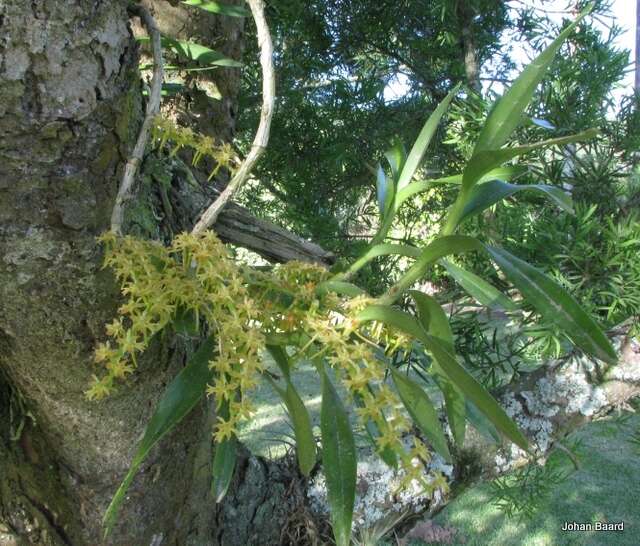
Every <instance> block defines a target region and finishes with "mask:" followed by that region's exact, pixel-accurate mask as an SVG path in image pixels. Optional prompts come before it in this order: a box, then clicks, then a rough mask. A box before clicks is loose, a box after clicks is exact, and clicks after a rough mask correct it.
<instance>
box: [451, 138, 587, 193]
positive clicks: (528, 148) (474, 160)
mask: <svg viewBox="0 0 640 546" xmlns="http://www.w3.org/2000/svg"><path fill="white" fill-rule="evenodd" d="M597 134H598V130H597V129H587V130H586V131H582V132H581V133H576V134H575V135H569V136H566V137H559V138H550V139H548V140H542V141H540V142H533V143H531V144H524V145H522V146H513V147H511V148H498V149H495V150H491V149H489V150H485V149H483V150H481V151H477V152H475V153H474V155H473V156H472V157H471V159H470V160H469V162H468V163H467V166H466V167H465V169H464V173H463V174H462V188H463V190H464V191H469V190H471V188H472V187H473V186H474V185H475V184H476V183H477V182H478V181H479V180H480V179H481V178H482V177H483V176H484V175H486V174H487V173H488V172H490V171H491V170H492V169H494V168H495V167H498V166H500V165H502V164H503V163H505V162H507V161H509V160H510V159H513V158H514V157H518V156H520V155H523V154H526V153H529V152H532V151H534V150H539V149H541V148H549V147H550V146H564V145H565V144H572V143H574V142H581V141H584V140H589V139H591V138H594V137H595V136H596V135H597Z"/></svg>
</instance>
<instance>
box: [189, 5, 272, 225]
mask: <svg viewBox="0 0 640 546" xmlns="http://www.w3.org/2000/svg"><path fill="white" fill-rule="evenodd" d="M247 2H248V4H249V7H250V8H251V14H252V15H253V20H254V21H255V24H256V28H257V30H258V43H259V44H260V65H261V67H262V110H261V112H260V123H259V125H258V130H257V132H256V136H255V137H254V139H253V144H252V145H251V150H250V151H249V154H248V155H247V157H246V158H245V160H244V161H243V162H242V165H240V168H239V169H238V171H237V172H236V174H235V175H234V177H233V178H232V179H231V181H230V182H229V184H228V185H227V187H226V188H225V189H224V191H223V192H222V193H221V194H220V197H218V199H216V200H215V201H214V202H213V204H212V205H211V206H210V207H209V208H208V209H207V210H205V211H204V213H203V214H202V216H201V217H200V219H199V220H198V222H197V223H196V225H195V227H194V228H193V231H192V233H194V234H196V233H202V232H203V231H205V230H206V229H207V228H209V227H210V226H211V225H212V224H213V223H214V222H215V221H216V218H217V217H218V215H219V214H220V211H221V210H222V209H223V208H224V207H225V206H226V205H227V203H228V202H229V201H230V200H231V198H232V197H233V196H234V194H235V193H236V192H237V191H238V190H239V189H240V187H241V186H242V184H244V182H245V181H246V180H247V178H249V175H250V174H251V170H252V169H253V167H254V165H255V164H256V162H257V161H258V159H259V158H260V156H261V155H262V154H263V153H264V151H265V149H266V147H267V144H268V142H269V131H270V128H271V117H272V116H273V109H274V104H275V91H276V84H275V77H274V71H273V44H272V42H271V35H270V34H269V27H268V25H267V21H266V19H265V16H264V4H263V2H262V0H247Z"/></svg>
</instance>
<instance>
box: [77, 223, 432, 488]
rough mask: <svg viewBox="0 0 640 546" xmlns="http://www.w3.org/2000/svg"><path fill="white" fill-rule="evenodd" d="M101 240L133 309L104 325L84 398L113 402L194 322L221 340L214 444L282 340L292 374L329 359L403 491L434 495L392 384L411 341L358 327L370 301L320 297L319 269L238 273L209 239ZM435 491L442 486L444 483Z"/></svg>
mask: <svg viewBox="0 0 640 546" xmlns="http://www.w3.org/2000/svg"><path fill="white" fill-rule="evenodd" d="M101 241H102V243H103V244H104V245H105V248H106V252H105V259H104V266H105V267H109V268H111V269H112V270H113V271H114V272H115V275H116V277H117V279H118V280H119V282H120V283H121V287H122V289H121V291H122V295H123V296H124V297H126V298H127V301H126V302H125V303H124V304H123V305H122V306H121V307H120V308H119V309H118V314H119V316H118V318H116V319H115V320H114V321H113V322H112V323H111V324H109V325H108V326H107V327H106V333H107V336H108V337H109V338H110V340H109V341H107V342H105V343H101V344H99V345H98V346H97V348H96V350H95V360H96V362H98V363H101V364H103V365H104V366H105V368H106V374H104V375H103V376H102V377H101V378H98V377H95V376H94V383H93V385H92V386H91V388H90V389H89V390H88V391H87V397H88V398H90V399H100V398H103V397H104V396H106V395H108V394H110V393H111V392H112V391H113V390H114V389H115V388H116V385H117V381H118V380H121V379H124V378H125V377H126V376H127V375H129V374H131V373H132V372H133V371H134V370H135V368H136V355H137V354H139V353H141V352H142V351H144V350H145V349H146V348H147V347H148V346H149V343H150V341H151V338H152V337H153V336H154V334H156V333H158V332H159V331H160V330H162V329H163V328H165V327H167V326H168V325H169V324H171V323H172V322H173V321H174V320H175V319H176V316H178V315H179V316H182V317H183V316H185V315H188V316H191V317H192V319H193V320H194V321H195V324H196V325H197V326H196V330H197V331H199V332H200V333H203V334H204V333H205V332H206V331H208V332H209V333H211V334H213V335H214V336H215V339H216V345H217V348H216V351H215V354H214V357H213V358H212V360H211V361H210V362H209V367H210V370H211V381H210V385H209V387H208V389H207V392H208V394H209V395H211V396H213V397H214V399H215V402H216V406H217V409H218V410H219V411H218V421H217V424H216V428H215V431H214V436H215V439H216V441H217V442H223V441H225V440H227V439H229V438H232V437H234V436H235V435H236V434H237V430H238V425H239V424H240V422H241V420H243V419H250V418H251V416H252V414H253V407H252V403H251V391H252V390H253V389H254V387H256V386H257V384H258V382H259V381H260V380H261V377H262V376H263V375H269V377H274V375H275V374H273V373H272V372H271V371H269V370H268V369H267V367H266V365H265V362H264V360H263V358H262V356H263V354H264V348H265V345H266V344H267V343H269V342H271V343H273V340H274V339H276V340H278V341H282V339H286V340H287V342H286V344H287V345H288V346H289V347H294V348H295V352H294V354H293V355H292V356H291V361H292V362H293V363H294V364H293V366H294V367H295V363H296V362H300V361H301V360H303V359H304V360H313V361H318V359H324V360H325V361H326V362H327V363H328V364H329V365H330V366H331V367H332V368H333V369H334V370H335V372H336V376H337V377H339V378H340V380H341V382H342V384H343V386H344V387H345V390H346V391H347V392H348V394H349V396H350V398H351V400H352V402H353V403H354V404H353V405H354V407H356V413H357V415H358V417H359V420H360V423H361V424H362V425H363V426H366V425H367V424H368V423H373V424H374V425H375V427H376V429H377V431H378V434H377V435H376V438H375V442H376V444H377V445H376V446H375V447H376V448H377V451H378V452H382V451H384V450H391V451H393V452H394V453H395V456H397V458H398V461H399V463H400V466H401V468H402V470H403V471H404V474H403V475H404V478H403V486H404V485H408V484H410V483H411V482H412V481H413V480H418V481H419V482H420V483H423V484H424V485H425V487H426V488H427V489H429V490H431V489H433V487H430V484H433V483H434V481H433V479H432V477H431V478H430V479H426V478H427V476H425V471H424V464H423V463H428V462H429V460H430V453H429V450H428V449H427V447H426V446H425V445H424V444H423V443H422V442H421V441H420V440H419V439H418V438H415V440H414V446H413V448H412V449H409V450H407V449H406V448H405V446H404V443H403V436H405V435H406V434H407V433H408V432H410V430H411V424H410V421H409V419H408V418H407V416H406V415H405V414H404V413H403V412H402V410H401V409H400V408H401V401H400V400H399V398H398V396H397V394H396V392H395V391H394V390H393V389H392V388H390V386H389V384H388V383H387V381H386V369H385V363H384V360H385V358H386V357H388V356H390V355H392V354H393V353H395V352H396V351H398V350H402V349H404V350H408V347H409V345H410V340H409V338H408V337H406V336H405V335H403V334H401V333H399V332H394V331H393V330H392V329H391V328H389V327H387V326H385V325H383V324H382V323H379V322H369V323H366V324H359V323H358V321H357V320H355V319H354V318H353V317H355V316H356V314H357V313H358V312H359V311H361V310H362V309H363V308H365V307H366V306H367V305H369V304H370V303H371V302H372V301H373V300H372V299H371V298H369V297H367V296H357V297H354V298H351V299H345V298H342V297H339V296H338V295H337V294H336V293H335V292H332V291H319V290H318V286H319V285H320V284H321V283H322V282H323V281H325V280H327V279H328V278H329V272H328V271H326V270H325V269H324V268H323V267H321V266H319V265H313V264H308V263H303V262H289V263H287V264H284V265H281V266H278V267H276V268H275V269H274V270H273V271H270V272H265V271H259V270H255V269H251V268H248V267H245V266H241V265H239V264H237V263H236V262H235V261H234V260H233V258H232V257H231V256H230V254H229V252H228V250H227V248H226V247H225V245H224V244H223V243H222V242H221V241H220V240H219V239H218V238H217V236H216V235H215V234H214V233H212V232H207V233H204V234H202V235H190V234H181V235H178V236H177V237H176V238H175V239H174V240H173V242H172V243H171V245H170V246H168V247H165V246H163V245H162V244H160V243H158V242H153V241H145V240H140V239H135V238H133V237H116V236H115V235H114V234H112V233H107V234H105V235H103V236H102V237H101ZM223 407H224V411H220V410H221V408H223ZM435 484H436V485H437V486H438V487H440V486H442V483H441V480H436V482H435Z"/></svg>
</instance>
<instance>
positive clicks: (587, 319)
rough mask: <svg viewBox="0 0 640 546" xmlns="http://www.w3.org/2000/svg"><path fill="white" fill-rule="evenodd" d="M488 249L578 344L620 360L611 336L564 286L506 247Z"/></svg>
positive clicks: (537, 305)
mask: <svg viewBox="0 0 640 546" xmlns="http://www.w3.org/2000/svg"><path fill="white" fill-rule="evenodd" d="M486 249H487V252H488V253H489V255H490V256H491V258H492V259H493V261H494V262H496V264H497V265H498V267H500V269H501V270H502V272H503V273H504V274H505V276H506V277H507V279H509V281H511V283H513V285H514V286H515V287H516V288H517V289H518V290H519V291H520V292H521V293H522V296H523V297H524V298H525V299H526V300H527V301H528V302H529V303H531V305H533V306H534V307H535V308H536V310H537V311H538V312H539V313H540V314H541V315H542V316H543V317H545V318H546V319H547V320H549V321H552V322H553V323H555V324H556V325H557V326H558V327H560V328H561V329H562V330H563V331H564V332H565V333H566V334H567V336H569V338H570V339H571V341H573V343H574V344H575V345H576V346H578V347H580V349H582V350H583V351H584V352H585V353H587V354H589V355H591V356H593V357H596V358H599V359H600V360H603V361H604V362H608V363H609V364H615V363H616V362H617V356H616V352H615V350H614V349H613V347H612V346H611V343H610V342H609V340H608V338H607V336H606V335H605V334H604V332H603V331H602V330H601V329H600V327H599V326H598V325H597V324H596V322H595V321H594V320H593V318H591V316H590V315H589V314H588V313H586V312H585V311H584V310H583V309H582V308H581V307H580V305H579V304H578V302H576V300H575V299H574V298H573V297H572V296H571V295H570V294H569V293H568V292H567V291H566V290H564V288H562V287H561V286H560V285H559V284H558V283H556V282H555V281H553V280H552V279H550V278H549V277H547V276H546V275H545V274H544V273H542V271H540V270H538V269H536V268H535V267H533V266H532V265H530V264H528V263H527V262H525V261H523V260H521V259H519V258H516V257H515V256H514V255H512V254H510V253H509V252H507V251H506V250H504V249H502V248H497V247H493V246H489V245H487V246H486Z"/></svg>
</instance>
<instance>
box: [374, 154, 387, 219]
mask: <svg viewBox="0 0 640 546" xmlns="http://www.w3.org/2000/svg"><path fill="white" fill-rule="evenodd" d="M388 195H389V183H388V182H387V175H386V174H385V173H384V170H383V169H382V165H378V168H377V169H376V197H377V198H378V211H379V212H380V216H381V217H383V218H384V213H385V210H386V204H387V197H388Z"/></svg>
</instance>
